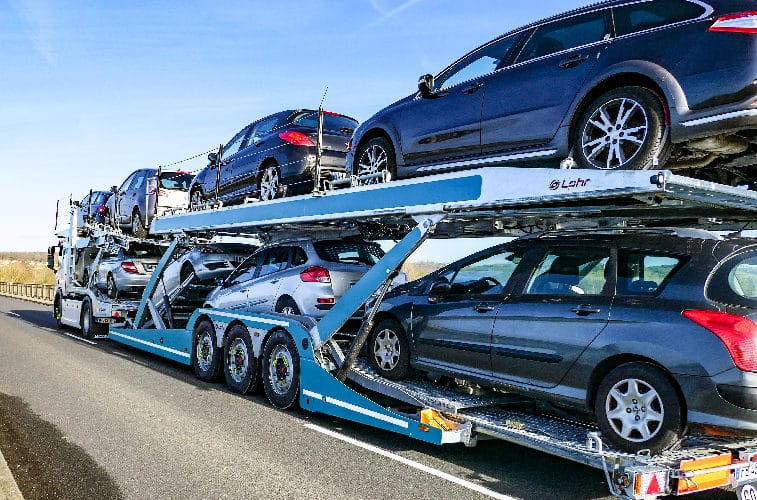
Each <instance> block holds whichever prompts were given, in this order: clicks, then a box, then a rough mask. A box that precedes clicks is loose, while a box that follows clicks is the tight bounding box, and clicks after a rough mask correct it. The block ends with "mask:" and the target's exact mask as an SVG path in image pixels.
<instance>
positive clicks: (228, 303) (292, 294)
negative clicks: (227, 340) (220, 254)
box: [205, 239, 384, 317]
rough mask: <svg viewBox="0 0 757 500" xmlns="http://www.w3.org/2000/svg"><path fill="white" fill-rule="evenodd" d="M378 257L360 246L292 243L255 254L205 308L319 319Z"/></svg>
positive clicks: (376, 250)
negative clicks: (297, 315)
mask: <svg viewBox="0 0 757 500" xmlns="http://www.w3.org/2000/svg"><path fill="white" fill-rule="evenodd" d="M383 255H384V252H383V250H382V249H381V247H380V246H379V245H378V244H376V243H369V242H366V241H362V240H349V239H347V240H310V239H307V240H306V239H303V240H296V241H288V242H286V243H278V244H275V245H271V246H267V247H265V248H261V249H260V250H258V251H257V252H255V253H254V254H253V255H251V256H250V257H249V258H247V259H246V260H245V261H244V262H242V264H240V265H239V267H237V268H236V269H235V270H234V272H233V273H231V275H229V277H228V278H226V280H225V281H224V282H223V284H221V285H220V286H219V287H218V288H216V289H215V290H213V291H212V292H211V293H210V295H209V296H208V298H207V300H206V301H205V302H206V307H212V308H224V309H240V310H244V311H250V312H280V313H284V314H303V315H307V316H312V317H322V316H323V315H324V314H326V311H328V310H329V309H331V308H332V307H334V304H335V303H336V301H337V300H339V298H340V297H341V296H342V295H344V293H345V292H346V291H347V290H349V288H350V287H351V286H352V285H354V284H355V283H356V282H357V281H358V280H359V279H360V278H361V277H362V276H363V275H364V274H365V273H366V272H367V271H368V270H369V269H370V268H371V266H373V265H374V264H375V263H376V262H378V260H379V259H380V258H381V257H382V256H383Z"/></svg>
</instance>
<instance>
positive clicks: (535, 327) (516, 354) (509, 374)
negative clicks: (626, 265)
mask: <svg viewBox="0 0 757 500" xmlns="http://www.w3.org/2000/svg"><path fill="white" fill-rule="evenodd" d="M535 263H536V265H535V269H534V271H533V272H532V273H531V275H530V277H529V279H528V281H527V283H526V285H525V288H524V290H523V292H522V293H517V294H513V295H511V296H510V297H508V299H507V300H506V301H505V302H504V303H503V304H502V305H501V306H500V308H499V311H498V313H497V318H496V321H495V324H494V330H493V338H492V351H491V356H492V369H493V371H494V376H495V377H497V378H500V379H504V380H508V381H513V382H516V383H523V384H531V385H537V386H542V387H553V386H555V385H557V384H558V383H559V382H560V380H562V378H563V376H564V375H565V373H566V372H567V371H568V369H569V368H570V367H571V366H572V365H573V363H574V362H575V361H576V359H578V357H579V356H580V355H581V353H582V352H583V351H584V350H585V349H586V347H587V346H588V345H589V344H590V343H591V342H592V340H593V339H594V338H595V337H596V336H597V335H599V333H600V332H601V331H602V330H603V329H604V328H605V327H606V325H607V322H608V320H609V315H610V305H611V301H612V293H611V291H612V286H613V283H612V281H613V280H612V279H611V278H609V277H610V276H612V274H613V273H612V266H613V261H612V260H611V250H610V248H609V246H591V247H579V246H551V247H549V248H548V249H547V250H546V252H544V253H543V256H541V258H537V259H536V260H535Z"/></svg>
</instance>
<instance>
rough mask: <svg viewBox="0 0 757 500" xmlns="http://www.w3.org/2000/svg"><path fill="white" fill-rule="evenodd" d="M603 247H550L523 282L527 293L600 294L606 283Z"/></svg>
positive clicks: (605, 261) (605, 254) (606, 256)
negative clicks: (526, 282)
mask: <svg viewBox="0 0 757 500" xmlns="http://www.w3.org/2000/svg"><path fill="white" fill-rule="evenodd" d="M609 260H610V251H609V249H606V248H598V249H595V248H587V249H584V248H551V249H549V250H548V251H547V253H546V254H545V255H544V257H543V258H542V260H541V262H540V263H539V265H538V266H537V268H536V270H535V271H534V273H533V274H532V275H531V279H530V280H529V282H528V285H527V286H526V293H527V294H530V295H600V294H601V293H602V290H603V289H604V288H605V284H606V283H607V263H608V262H609Z"/></svg>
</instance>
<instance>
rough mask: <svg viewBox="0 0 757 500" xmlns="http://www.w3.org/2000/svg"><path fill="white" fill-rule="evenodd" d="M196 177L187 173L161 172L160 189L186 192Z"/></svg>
mask: <svg viewBox="0 0 757 500" xmlns="http://www.w3.org/2000/svg"><path fill="white" fill-rule="evenodd" d="M193 178H194V176H193V175H192V174H188V173H186V172H161V173H160V187H162V188H163V189H180V190H182V191H186V190H187V189H189V184H190V183H191V182H192V179H193Z"/></svg>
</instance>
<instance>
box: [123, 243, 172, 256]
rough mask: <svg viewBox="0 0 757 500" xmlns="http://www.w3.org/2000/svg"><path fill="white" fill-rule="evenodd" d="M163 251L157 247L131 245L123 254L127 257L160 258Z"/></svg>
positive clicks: (138, 244)
mask: <svg viewBox="0 0 757 500" xmlns="http://www.w3.org/2000/svg"><path fill="white" fill-rule="evenodd" d="M164 250H165V249H164V248H163V247H161V246H158V245H143V244H141V243H131V244H130V245H129V249H128V250H126V251H125V252H124V255H126V256H127V257H137V258H139V257H158V258H160V257H162V256H163V251H164Z"/></svg>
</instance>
